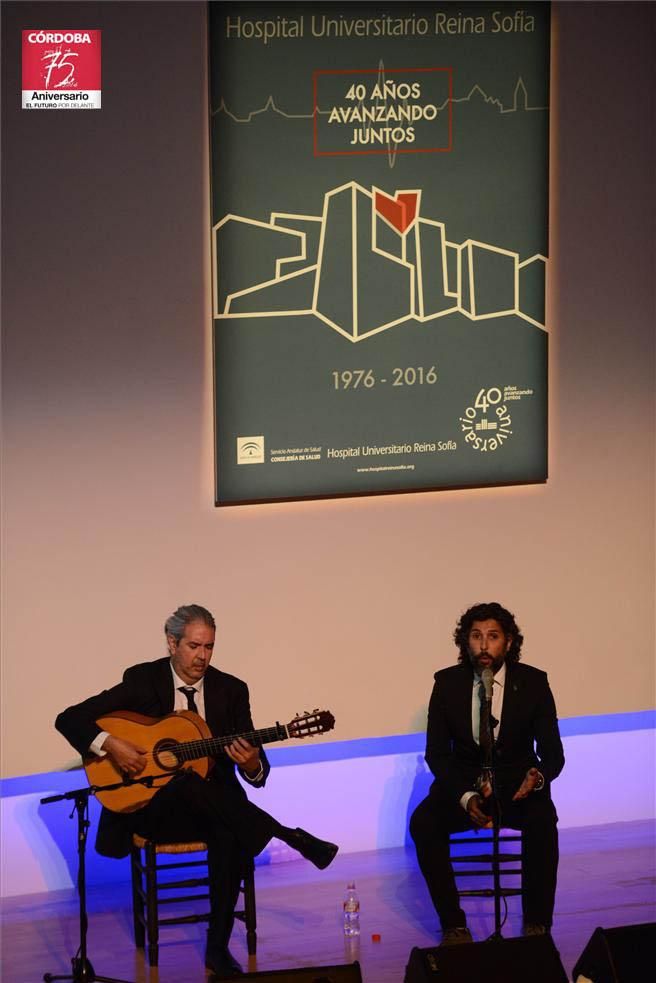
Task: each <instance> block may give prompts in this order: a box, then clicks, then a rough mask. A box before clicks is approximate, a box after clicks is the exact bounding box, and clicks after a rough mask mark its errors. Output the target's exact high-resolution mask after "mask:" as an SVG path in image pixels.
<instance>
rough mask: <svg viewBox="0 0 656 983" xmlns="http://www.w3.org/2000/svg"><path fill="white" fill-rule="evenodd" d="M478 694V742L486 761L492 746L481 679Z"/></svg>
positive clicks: (487, 709) (487, 706)
mask: <svg viewBox="0 0 656 983" xmlns="http://www.w3.org/2000/svg"><path fill="white" fill-rule="evenodd" d="M478 696H479V699H480V701H481V712H480V717H479V720H478V743H479V744H480V746H481V751H482V752H483V755H484V758H485V760H486V761H487V759H488V758H489V755H490V751H491V748H492V742H491V740H490V704H489V703H488V701H487V700H486V699H485V686H484V685H483V680H482V679H481V681H480V683H479V685H478Z"/></svg>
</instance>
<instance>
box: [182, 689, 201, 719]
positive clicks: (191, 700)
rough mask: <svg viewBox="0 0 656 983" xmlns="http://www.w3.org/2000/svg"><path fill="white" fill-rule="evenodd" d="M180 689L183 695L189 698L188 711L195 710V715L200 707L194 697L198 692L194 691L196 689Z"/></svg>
mask: <svg viewBox="0 0 656 983" xmlns="http://www.w3.org/2000/svg"><path fill="white" fill-rule="evenodd" d="M178 689H179V691H180V692H181V693H184V695H185V696H186V697H187V709H188V710H193V711H194V713H198V707H197V706H196V700H195V699H194V697H195V696H196V690H195V689H194V687H193V686H179V687H178Z"/></svg>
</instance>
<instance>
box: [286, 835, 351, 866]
mask: <svg viewBox="0 0 656 983" xmlns="http://www.w3.org/2000/svg"><path fill="white" fill-rule="evenodd" d="M289 846H291V847H293V848H294V850H298V852H299V853H300V855H301V856H302V857H305V859H306V860H309V861H310V863H312V864H314V866H315V867H318V868H319V870H325V868H326V867H327V866H328V865H329V864H331V863H332V862H333V860H334V859H335V857H336V856H337V851H338V850H339V847H338V846H337V844H336V843H329V842H328V840H320V839H318V838H317V837H316V836H312V834H311V833H306V832H305V830H304V829H295V830H294V833H293V835H292V838H291V843H290V844H289Z"/></svg>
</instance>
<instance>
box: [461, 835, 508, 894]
mask: <svg viewBox="0 0 656 983" xmlns="http://www.w3.org/2000/svg"><path fill="white" fill-rule="evenodd" d="M510 843H519V845H520V849H519V852H517V851H514V852H507V845H508V844H510ZM472 844H475V845H476V847H477V849H476V851H472V850H471V849H470V848H471V846H472ZM521 844H522V834H521V832H519V831H515V830H513V831H512V833H508V832H501V833H500V834H499V845H500V852H499V899H500V898H509V897H512V896H516V895H521V894H522V889H523V881H522V877H523V870H522V853H521ZM463 845H464V846H466V849H465V850H464V851H461V850H460V849H459V847H460V846H463ZM481 851H483V852H481ZM449 856H450V859H451V863H452V864H453V865H454V867H453V869H454V871H455V875H456V886H457V888H458V894H459V895H460V897H461V898H495V901H496V902H497V903H498V899H497V896H496V891H495V889H494V883H493V884H492V886H487V887H477V888H465V887H462V888H461V887H460V884H458V879H459V878H465V877H468V878H469V877H475V878H481V877H485V878H487V879H488V880H490V879H492V880H494V871H493V863H492V832H491V831H487V830H482V831H481V832H479V833H474V832H472V833H466V834H463V833H453V834H452V835H451V836H450V837H449ZM510 864H512V865H513V866H507V865H510ZM460 865H463V866H462V867H461V866H460ZM465 865H467V866H466V867H465ZM510 877H512V878H517V877H519V884H517V881H516V880H515V881H514V882H513V883H512V884H509V883H508V881H507V878H510ZM501 878H503V883H501ZM479 883H480V881H479Z"/></svg>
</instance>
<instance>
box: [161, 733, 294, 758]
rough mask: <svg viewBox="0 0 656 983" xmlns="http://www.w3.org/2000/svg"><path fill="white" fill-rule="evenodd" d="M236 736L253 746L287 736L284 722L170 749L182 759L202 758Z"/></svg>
mask: <svg viewBox="0 0 656 983" xmlns="http://www.w3.org/2000/svg"><path fill="white" fill-rule="evenodd" d="M237 737H243V738H244V740H246V741H248V743H249V744H252V745H253V747H261V746H262V744H273V743H274V742H275V741H285V740H287V738H288V737H289V734H288V732H287V728H286V727H285V726H284V724H276V726H275V727H265V728H264V729H263V730H249V731H246V732H245V733H244V734H232V735H230V736H228V737H208V738H203V739H202V740H198V741H184V742H183V743H181V744H175V745H173V747H172V749H171V750H173V751H174V752H175V754H176V756H177V757H178V758H180V760H182V761H193V760H194V758H204V757H206V756H207V755H208V754H216V752H217V751H221V750H222V749H223V748H225V747H228V745H229V744H232V742H233V741H234V740H235V739H236V738H237Z"/></svg>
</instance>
